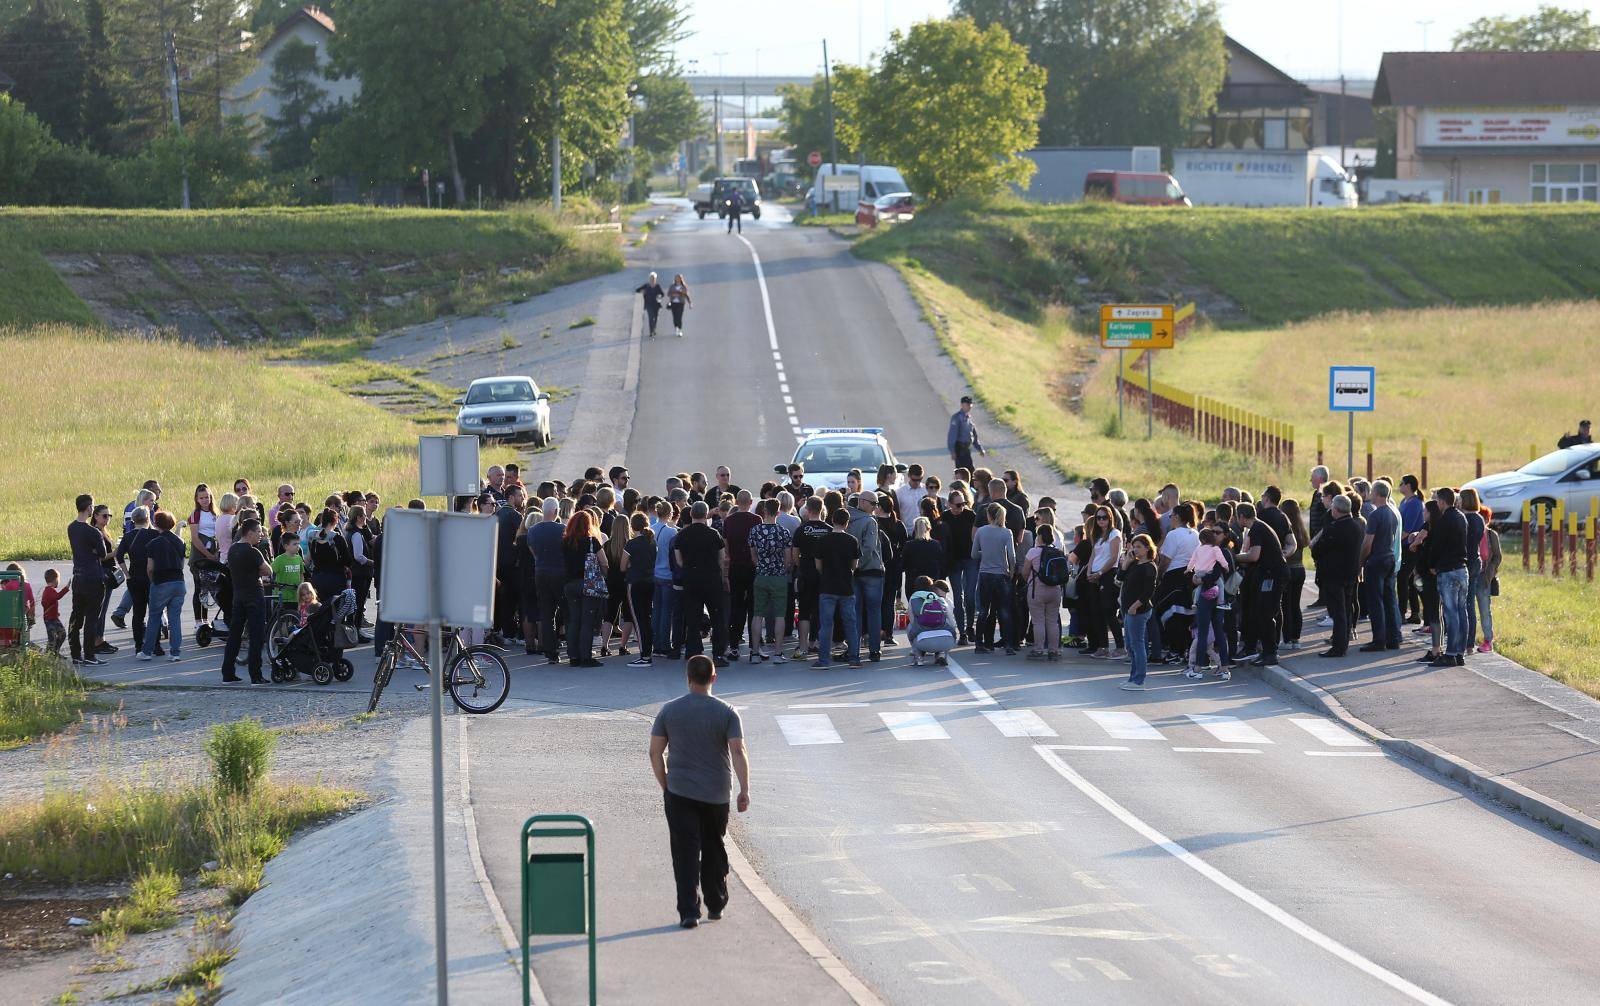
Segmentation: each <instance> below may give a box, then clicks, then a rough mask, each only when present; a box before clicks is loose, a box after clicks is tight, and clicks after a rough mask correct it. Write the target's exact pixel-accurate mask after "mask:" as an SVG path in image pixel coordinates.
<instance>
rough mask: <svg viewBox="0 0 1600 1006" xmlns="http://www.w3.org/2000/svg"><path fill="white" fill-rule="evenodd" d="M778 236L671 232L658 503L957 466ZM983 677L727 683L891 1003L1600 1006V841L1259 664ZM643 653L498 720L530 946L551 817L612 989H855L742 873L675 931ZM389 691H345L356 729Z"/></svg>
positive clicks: (836, 296)
mask: <svg viewBox="0 0 1600 1006" xmlns="http://www.w3.org/2000/svg"><path fill="white" fill-rule="evenodd" d="M774 209H776V208H774ZM778 216H779V214H777V213H771V214H770V215H769V217H768V219H767V220H763V221H760V222H753V221H747V222H746V227H745V232H744V237H745V241H740V240H739V239H738V237H736V236H729V235H727V234H726V233H724V232H723V230H722V227H721V226H720V225H719V224H717V223H716V222H715V221H712V220H708V221H704V222H701V221H696V220H695V219H694V218H693V217H692V216H691V215H689V214H679V215H678V217H677V218H676V219H675V220H673V221H671V222H670V223H669V224H668V225H666V226H665V227H663V228H660V229H658V230H657V231H656V232H655V233H654V234H653V235H652V238H651V241H650V245H651V246H652V247H653V248H654V255H655V257H656V259H657V260H658V264H656V265H654V268H656V269H657V270H658V271H659V272H661V273H663V274H664V275H663V278H666V277H670V275H671V273H672V272H674V271H682V272H685V273H686V274H687V276H688V279H689V281H690V283H691V284H692V286H693V290H694V295H695V301H696V304H697V305H698V306H697V307H696V308H695V309H694V310H693V311H692V312H690V315H689V319H690V320H689V325H688V335H687V336H686V338H684V339H682V340H678V339H676V338H673V337H672V336H671V335H670V329H668V330H667V332H668V334H667V335H665V336H662V335H658V336H657V338H656V339H655V340H654V341H653V342H651V341H648V340H647V341H646V344H645V346H644V347H643V352H642V362H641V372H640V377H639V396H638V407H637V413H636V415H635V416H634V420H633V424H632V435H631V439H629V441H628V443H627V449H626V454H625V456H626V458H627V461H628V464H629V466H630V468H631V469H632V471H633V473H634V476H635V483H634V484H635V485H638V486H641V487H645V488H648V489H654V488H656V487H657V486H659V485H660V479H661V478H662V477H664V476H665V475H666V474H668V473H670V472H672V471H676V470H679V469H681V468H685V467H688V468H690V469H691V470H693V469H699V470H702V471H707V472H709V471H711V470H712V468H713V467H714V466H715V465H717V464H719V463H726V464H728V465H730V467H732V469H733V477H734V481H735V482H738V483H739V484H741V485H745V486H753V485H758V484H759V482H760V481H761V480H762V479H764V478H766V477H767V475H766V473H767V472H770V470H771V466H772V464H774V463H775V462H778V461H784V460H787V458H788V456H789V453H790V452H791V451H792V449H793V445H794V442H795V436H794V430H795V428H796V427H799V426H812V425H823V424H830V423H837V422H844V423H849V424H864V425H881V426H884V427H885V429H886V431H887V435H888V436H889V438H890V441H891V443H892V444H893V445H894V447H895V449H896V452H897V453H898V454H899V455H900V456H901V458H902V459H907V460H924V461H925V462H928V461H931V462H932V463H933V465H934V470H935V471H937V472H940V473H941V474H944V473H946V470H947V466H946V465H944V464H943V463H942V459H943V456H944V452H943V437H944V429H945V423H946V421H947V417H948V414H949V409H950V408H951V403H950V401H949V398H950V387H951V384H950V383H949V380H948V377H947V376H946V377H940V375H939V374H938V373H937V372H936V366H935V365H936V364H937V361H935V364H929V363H928V362H927V357H926V356H922V357H919V356H918V355H917V348H916V345H915V340H914V339H911V340H908V338H907V334H906V332H907V328H906V322H905V319H906V317H907V314H906V307H905V305H904V304H897V303H896V301H895V297H894V291H893V290H892V289H889V290H888V292H886V288H885V286H884V285H883V284H882V283H881V282H880V279H879V278H877V277H874V276H873V274H872V269H871V268H869V267H866V266H864V265H863V264H861V263H859V262H857V261H856V260H854V259H853V258H851V257H850V256H849V254H848V251H847V250H846V249H845V247H844V245H843V243H841V242H838V241H836V240H834V239H832V238H830V237H829V236H827V235H826V234H823V233H819V232H815V231H811V230H809V229H806V230H802V229H798V228H793V227H791V226H788V225H786V224H784V223H783V222H782V221H780V220H779V219H776V218H777V217H778ZM746 242H748V243H746ZM752 250H754V253H755V255H756V256H758V257H759V261H760V263H761V269H762V273H763V274H764V276H765V280H766V285H767V297H768V300H769V302H770V305H771V310H772V319H773V326H772V328H771V329H770V330H769V329H768V327H767V325H766V320H765V318H766V315H765V311H764V308H763V300H762V294H761V286H760V282H759V281H758V279H757V272H756V258H753V257H752ZM913 316H914V315H913ZM774 341H775V342H776V344H777V349H776V350H774V349H773V343H774ZM774 352H776V353H777V356H774ZM934 355H935V356H936V355H937V354H934ZM780 362H781V363H782V364H783V377H786V378H787V379H786V380H784V379H782V378H781V377H780V371H779V368H778V364H779V363H780ZM946 366H947V364H946ZM784 384H787V385H788V387H789V390H788V391H787V392H785V391H784V390H783V387H782V385H784ZM786 394H787V395H788V396H789V398H790V399H791V400H792V402H791V401H785V398H784V396H785V395H786ZM791 404H792V405H793V407H794V412H793V413H792V414H791V413H790V412H789V406H790V405H791ZM996 454H997V457H995V458H993V459H991V460H992V461H1002V462H1004V464H1003V465H1002V466H1016V461H1018V460H1021V459H1020V457H1019V458H1016V459H1015V460H1014V459H1013V457H1008V456H1006V455H1005V454H1003V453H1001V452H996ZM118 638H119V636H117V635H114V636H113V641H118ZM121 656H122V655H119V658H120V657H121ZM216 656H217V651H216V649H215V648H214V647H213V648H212V650H211V651H210V652H209V653H201V654H195V653H194V652H193V651H190V652H189V653H187V654H186V657H187V659H186V660H185V661H184V662H183V663H181V664H177V665H170V667H168V666H162V667H159V671H158V670H157V667H155V666H152V665H132V666H128V665H129V664H131V662H125V661H123V660H120V659H119V660H118V662H117V663H116V664H114V665H113V666H112V667H109V668H106V669H105V671H106V672H108V673H106V674H105V675H104V676H107V677H112V678H117V679H121V680H125V681H132V680H141V679H143V680H148V678H144V677H143V676H144V675H146V674H151V673H160V674H161V675H162V676H163V678H165V679H166V680H169V681H175V682H177V683H183V682H194V683H200V682H209V681H214V680H215V678H214V675H215V666H216V664H215V659H216ZM1295 659H1305V658H1304V657H1296V658H1295ZM957 662H958V664H959V666H957V667H953V668H952V669H949V670H947V669H942V668H931V667H927V668H911V667H910V666H908V665H907V663H906V659H905V651H904V650H903V649H902V648H894V649H890V650H887V651H886V654H885V660H884V662H883V663H882V664H878V665H868V667H867V668H865V669H862V670H855V671H852V670H849V669H848V668H844V667H836V668H835V669H833V670H830V671H826V672H821V671H815V670H812V669H810V668H808V667H806V666H804V665H801V664H797V663H790V664H788V665H785V666H780V667H774V666H771V665H763V666H750V665H747V664H737V665H734V666H733V667H732V668H729V669H728V670H727V671H725V672H724V673H723V675H722V676H721V678H720V680H719V682H718V687H717V690H718V693H719V694H721V695H722V696H723V697H725V698H727V699H728V700H729V701H731V702H733V703H734V704H735V705H736V706H737V707H739V708H740V709H741V711H742V715H743V717H744V723H745V730H746V735H747V737H748V740H749V744H750V748H751V751H752V760H753V763H754V802H753V807H752V809H751V811H750V812H749V813H748V814H746V815H742V816H739V817H738V818H737V819H736V821H735V822H734V826H733V835H734V837H735V839H736V840H737V842H738V845H739V847H740V848H741V849H743V850H744V853H745V854H746V855H747V856H748V858H749V860H750V862H751V863H752V864H753V865H754V866H755V868H756V870H757V872H758V873H759V874H760V876H761V878H762V879H763V880H764V881H765V883H766V884H767V885H769V886H770V888H771V889H772V891H773V892H775V894H776V895H777V896H778V897H780V898H781V899H782V900H783V901H784V902H785V903H787V905H788V906H790V908H791V909H792V910H793V912H794V913H795V915H796V916H798V918H799V919H800V920H801V921H802V922H803V923H804V924H805V925H807V926H808V927H809V928H810V930H812V931H813V932H814V933H815V934H816V935H817V936H819V937H820V938H821V939H822V941H823V943H825V944H826V946H827V947H828V948H829V949H830V950H831V951H832V953H833V954H835V955H837V957H838V958H839V959H840V960H841V961H842V962H843V963H844V964H845V965H846V966H847V967H848V968H849V969H850V970H851V971H852V972H853V973H854V974H855V975H857V976H858V977H859V978H860V979H861V980H862V981H863V982H864V983H865V985H866V986H868V987H869V988H870V989H872V990H873V992H875V993H876V994H877V995H878V996H879V997H881V999H882V1000H883V1001H884V1002H887V1003H904V1004H908V1006H921V1004H944V1003H949V1004H969V1003H1066V1002H1086V1003H1087V1002H1094V1003H1102V1002H1116V1003H1163V1004H1165V1003H1173V1002H1183V1003H1191V1002H1194V1003H1219V1004H1220V1003H1229V1004H1233V1003H1274V1004H1276V1003H1285V1002H1292V1003H1330V1004H1332V1003H1340V1004H1343V1003H1386V1002H1395V1003H1401V1002H1423V1003H1439V1002H1453V1003H1454V1002H1459V1003H1479V1002H1481V1003H1489V1002H1507V1001H1516V1002H1520V1003H1573V1002H1587V1001H1593V1000H1594V998H1595V990H1596V989H1600V934H1597V930H1596V927H1595V926H1594V905H1596V904H1600V859H1597V858H1596V856H1595V854H1594V853H1593V852H1592V851H1590V850H1585V849H1582V848H1580V847H1577V846H1575V845H1574V844H1572V843H1570V842H1567V841H1566V840H1564V839H1562V838H1561V837H1560V836H1557V835H1554V834H1552V833H1551V832H1549V831H1548V830H1546V829H1544V828H1542V827H1540V826H1538V825H1535V824H1533V823H1531V822H1529V821H1528V820H1527V819H1524V818H1520V817H1518V816H1516V815H1514V814H1510V813H1507V812H1505V811H1503V810H1500V809H1498V808H1496V807H1494V806H1493V805H1489V804H1487V803H1485V802H1483V801H1481V800H1479V799H1477V798H1475V797H1473V796H1471V795H1468V794H1466V793H1465V792H1463V791H1462V790H1460V789H1459V788H1457V787H1455V786H1453V785H1449V784H1446V783H1445V782H1443V781H1441V780H1440V779H1438V778H1435V777H1433V776H1430V775H1427V774H1425V773H1422V772H1419V771H1417V770H1416V769H1414V768H1412V767H1410V766H1409V765H1408V764H1406V763H1402V762H1395V761H1392V760H1390V759H1388V758H1387V757H1385V756H1383V755H1382V754H1380V753H1379V752H1377V751H1376V750H1375V749H1373V748H1371V747H1369V746H1367V745H1366V744H1365V743H1364V742H1362V741H1361V740H1360V739H1359V738H1356V737H1354V736H1353V735H1350V734H1347V733H1345V732H1343V731H1342V730H1341V728H1339V727H1337V726H1335V725H1334V724H1333V723H1332V722H1331V721H1328V720H1325V719H1322V718H1320V717H1318V716H1316V715H1315V714H1313V713H1310V712H1308V711H1306V710H1303V709H1299V708H1296V707H1294V706H1293V705H1292V704H1290V703H1288V702H1286V701H1285V700H1284V699H1283V698H1282V697H1281V696H1280V695H1279V694H1278V693H1276V692H1274V691H1272V690H1271V689H1269V688H1267V687H1265V686H1264V685H1262V684H1261V683H1259V682H1258V681H1255V680H1253V679H1252V678H1250V677H1249V676H1247V675H1244V674H1241V675H1240V676H1239V678H1237V679H1236V680H1234V681H1233V682H1231V683H1228V684H1222V683H1218V682H1215V681H1205V682H1191V681H1187V680H1185V679H1184V678H1182V677H1181V676H1178V675H1175V674H1173V673H1170V672H1164V673H1163V672H1159V671H1158V673H1156V674H1154V675H1153V676H1152V678H1151V681H1150V684H1151V686H1152V687H1151V690H1150V691H1149V692H1147V693H1144V694H1135V693H1125V692H1121V691H1119V690H1117V688H1116V684H1117V683H1118V682H1119V681H1120V680H1121V678H1122V676H1123V673H1124V668H1123V667H1122V665H1115V664H1107V663H1105V662H1100V661H1091V660H1087V659H1083V658H1077V657H1075V656H1074V657H1073V658H1072V659H1069V660H1067V661H1065V662H1063V663H1061V664H1038V663H1029V662H1026V661H1024V660H1023V659H1022V658H1020V657H1018V658H1006V657H1000V656H994V657H982V658H980V657H976V656H974V655H973V654H971V653H970V652H968V651H964V652H962V653H959V654H958V655H957ZM610 663H611V664H612V665H613V666H608V667H607V668H605V669H603V670H600V671H595V672H574V671H572V670H570V669H568V668H566V667H565V666H562V667H560V668H550V669H546V668H542V667H539V666H536V665H535V664H534V662H533V661H532V660H529V659H525V658H523V657H522V656H521V654H520V653H518V654H516V656H515V657H514V658H513V660H512V667H513V671H514V684H513V693H512V698H511V699H510V700H508V702H507V704H506V706H505V707H504V708H503V709H502V710H500V711H499V712H497V713H495V714H493V715H491V716H488V717H481V718H474V719H472V720H471V721H470V723H469V724H468V737H469V746H468V753H469V756H470V767H469V772H470V780H471V787H472V793H473V802H474V806H475V808H476V812H477V821H478V828H479V833H480V838H481V842H482V847H483V859H484V862H485V864H486V868H487V872H488V876H489V880H490V882H491V884H492V886H493V889H494V891H495V893H496V896H497V897H498V899H499V901H500V903H501V904H502V905H503V906H504V907H505V909H506V912H507V914H508V915H509V916H510V917H511V919H512V920H513V923H515V920H516V918H517V905H518V899H519V885H518V881H519V877H518V867H517V862H518V855H519V853H518V850H517V846H516V836H517V833H518V828H519V827H520V825H521V823H522V821H523V819H524V818H526V817H527V815H528V814H530V813H533V812H536V811H543V812H578V813H587V814H590V815H591V816H593V817H594V819H595V820H596V821H597V823H598V824H599V826H600V829H601V834H602V838H601V846H600V850H599V853H598V855H597V874H598V877H599V881H600V907H599V910H598V913H597V922H598V925H599V931H600V933H601V937H602V943H601V968H600V971H601V989H602V1000H603V1001H610V1002H646V1001H648V1002H685V1003H689V1002H703V1001H707V1000H708V999H715V1000H719V1001H739V1002H758V1001H759V1002H771V1003H789V1002H794V1003H813V1002H838V1001H843V998H842V993H841V991H840V989H839V987H838V986H837V985H836V984H834V983H833V981H832V980H831V979H829V978H827V977H826V976H825V975H824V974H823V973H822V971H821V969H819V968H817V967H816V966H815V965H814V964H812V963H811V962H810V960H809V958H808V957H807V956H806V955H805V953H803V952H802V951H801V950H800V947H799V944H797V943H796V942H795V941H794V940H793V939H792V938H791V937H790V936H788V935H787V934H785V933H783V932H782V931H781V929H780V927H779V926H778V924H777V923H776V922H775V921H774V919H773V918H772V917H771V916H770V915H769V914H768V913H767V912H766V911H765V909H764V908H762V907H761V906H759V905H757V904H756V903H755V902H754V896H753V894H752V892H751V891H749V890H748V889H746V888H745V886H744V885H743V884H742V883H741V882H739V881H738V880H737V879H736V880H735V883H734V900H733V902H732V905H731V907H730V912H729V917H728V918H727V919H726V920H725V921H723V922H721V923H717V924H715V925H711V926H706V927H703V928H702V929H700V930H697V931H695V932H692V933H684V932H682V931H679V930H677V929H675V928H674V926H673V923H674V921H675V913H674V911H673V906H672V887H671V879H670V874H669V873H668V871H667V865H666V864H667V836H666V829H665V826H664V823H663V822H662V820H661V816H660V809H659V803H658V802H657V801H658V800H659V797H658V796H657V795H656V794H655V793H654V792H653V783H652V781H651V780H650V778H649V774H648V766H647V763H646V759H645V750H646V745H647V735H648V720H649V718H650V717H651V716H652V715H653V714H654V711H655V709H656V707H657V706H658V705H659V703H660V702H662V701H664V700H665V699H667V698H670V697H672V696H674V695H676V694H678V693H679V692H681V690H682V680H681V675H680V670H679V668H678V667H676V666H665V665H658V666H657V667H656V668H654V669H651V670H648V671H644V670H637V669H629V668H625V667H622V666H615V665H618V664H619V663H620V662H619V661H616V660H615V659H613V660H612V661H611V662H610ZM369 668H370V663H369V661H368V660H365V659H363V660H358V662H357V675H356V679H355V680H354V681H352V682H351V683H350V684H349V685H347V686H342V687H343V688H345V689H348V690H349V691H350V692H351V701H352V704H353V706H357V705H359V706H360V707H361V708H364V702H363V701H362V694H364V691H365V687H366V684H365V683H366V682H368V681H370V669H369ZM417 677H418V676H417V675H415V674H411V675H400V676H397V680H396V682H395V685H394V686H392V687H391V689H390V692H389V693H388V694H387V696H386V698H385V707H386V708H409V709H416V710H420V709H421V708H423V704H424V699H423V697H422V696H420V695H418V694H417V693H416V692H414V691H412V690H411V689H410V688H408V687H406V686H407V685H408V684H410V683H412V682H413V681H414V680H416V679H417ZM335 687H340V686H335ZM919 703H922V704H919ZM535 967H536V971H537V973H538V974H539V976H540V979H541V981H542V982H543V983H544V985H545V989H546V991H547V992H548V993H549V994H550V998H551V1001H552V1002H557V1003H561V1002H573V1001H581V999H582V996H583V994H584V991H585V989H584V986H585V984H586V969H585V964H584V959H583V956H582V946H581V945H580V944H579V943H578V942H577V941H576V940H572V939H562V938H557V939H555V940H547V941H544V942H543V943H542V944H541V946H540V952H539V955H538V956H537V957H536V964H535Z"/></svg>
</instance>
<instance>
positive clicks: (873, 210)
mask: <svg viewBox="0 0 1600 1006" xmlns="http://www.w3.org/2000/svg"><path fill="white" fill-rule="evenodd" d="M916 212H917V197H916V196H914V195H912V194H911V193H909V192H890V193H888V194H887V195H882V196H879V197H878V198H876V199H863V200H861V202H859V203H857V204H856V223H857V224H859V225H860V226H862V227H876V226H878V223H879V222H880V221H882V222H884V223H900V222H902V221H905V220H910V219H911V218H912V217H913V216H915V215H916Z"/></svg>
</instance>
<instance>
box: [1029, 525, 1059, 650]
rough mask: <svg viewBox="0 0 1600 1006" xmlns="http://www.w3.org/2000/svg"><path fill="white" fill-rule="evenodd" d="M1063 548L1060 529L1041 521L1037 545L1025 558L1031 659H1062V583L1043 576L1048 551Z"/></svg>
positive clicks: (1036, 535)
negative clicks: (1045, 578)
mask: <svg viewBox="0 0 1600 1006" xmlns="http://www.w3.org/2000/svg"><path fill="white" fill-rule="evenodd" d="M1059 547H1060V546H1059V545H1058V544H1057V543H1056V529H1055V528H1053V527H1051V526H1050V525H1049V524H1040V525H1039V526H1038V528H1037V529H1036V530H1035V531H1034V537H1033V547H1032V548H1030V549H1028V554H1027V556H1026V558H1024V559H1023V561H1022V580H1023V583H1024V584H1025V585H1026V586H1025V588H1024V589H1025V590H1026V591H1027V598H1028V620H1029V621H1030V622H1032V623H1033V646H1032V647H1030V648H1029V650H1028V659H1029V660H1060V659H1061V585H1060V584H1049V583H1045V582H1044V581H1043V580H1041V579H1040V578H1039V574H1040V573H1042V572H1043V571H1044V570H1043V568H1042V566H1043V556H1044V550H1045V549H1047V548H1059Z"/></svg>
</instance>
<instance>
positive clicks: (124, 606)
mask: <svg viewBox="0 0 1600 1006" xmlns="http://www.w3.org/2000/svg"><path fill="white" fill-rule="evenodd" d="M132 610H133V588H131V587H130V588H128V589H127V590H124V591H123V592H122V600H120V601H118V602H117V607H116V609H115V610H114V611H112V612H111V613H112V614H113V615H116V616H117V617H118V618H126V617H128V612H130V611H132Z"/></svg>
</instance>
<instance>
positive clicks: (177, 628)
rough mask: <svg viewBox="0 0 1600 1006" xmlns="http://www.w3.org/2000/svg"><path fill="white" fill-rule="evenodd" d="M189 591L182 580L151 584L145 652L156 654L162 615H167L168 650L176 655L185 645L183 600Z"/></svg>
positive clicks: (145, 626) (145, 631)
mask: <svg viewBox="0 0 1600 1006" xmlns="http://www.w3.org/2000/svg"><path fill="white" fill-rule="evenodd" d="M188 593H189V588H188V585H187V584H185V583H184V582H183V581H182V580H173V581H171V582H170V583H152V584H151V585H150V614H149V615H147V616H146V617H145V625H144V652H145V653H147V654H149V655H150V656H152V657H153V656H155V654H156V647H157V646H159V645H160V644H161V616H162V615H163V614H165V615H166V616H167V637H168V638H167V646H168V650H167V652H168V653H170V654H172V655H173V656H174V657H176V656H177V655H178V651H179V650H180V649H181V648H182V647H183V600H184V597H185V596H186V595H187V594H188Z"/></svg>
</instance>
